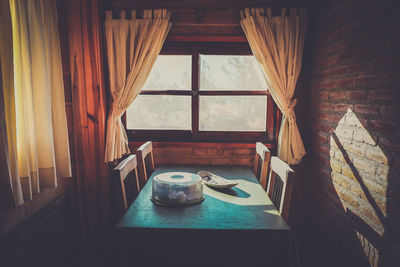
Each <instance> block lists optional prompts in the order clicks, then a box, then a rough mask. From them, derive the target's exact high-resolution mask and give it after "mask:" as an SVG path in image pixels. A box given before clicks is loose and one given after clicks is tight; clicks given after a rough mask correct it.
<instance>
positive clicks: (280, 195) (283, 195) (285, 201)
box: [267, 157, 294, 221]
mask: <svg viewBox="0 0 400 267" xmlns="http://www.w3.org/2000/svg"><path fill="white" fill-rule="evenodd" d="M289 172H294V171H293V170H292V168H290V166H289V165H288V164H287V163H286V162H284V161H283V160H281V159H280V158H278V157H271V164H270V172H269V181H268V188H267V194H268V196H269V197H270V198H271V200H272V202H273V203H274V204H275V206H276V207H277V209H279V212H280V213H281V215H282V217H283V218H284V219H285V220H286V221H287V220H288V217H289V207H290V197H291V192H292V185H291V183H290V180H289Z"/></svg>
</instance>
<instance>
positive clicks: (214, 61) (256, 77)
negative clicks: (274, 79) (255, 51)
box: [200, 55, 267, 90]
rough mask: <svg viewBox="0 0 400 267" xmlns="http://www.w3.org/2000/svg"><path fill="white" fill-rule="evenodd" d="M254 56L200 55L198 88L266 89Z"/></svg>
mask: <svg viewBox="0 0 400 267" xmlns="http://www.w3.org/2000/svg"><path fill="white" fill-rule="evenodd" d="M266 88H267V84H266V83H265V79H264V77H263V74H262V72H261V69H260V66H259V65H258V62H257V60H256V59H255V58H254V56H226V55H223V56H221V55H200V90H216V89H217V90H266Z"/></svg>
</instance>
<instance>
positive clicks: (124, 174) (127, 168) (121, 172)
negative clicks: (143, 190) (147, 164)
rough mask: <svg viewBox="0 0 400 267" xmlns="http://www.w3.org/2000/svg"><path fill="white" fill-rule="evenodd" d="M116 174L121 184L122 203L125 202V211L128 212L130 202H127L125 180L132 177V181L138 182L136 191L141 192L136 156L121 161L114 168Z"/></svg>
mask: <svg viewBox="0 0 400 267" xmlns="http://www.w3.org/2000/svg"><path fill="white" fill-rule="evenodd" d="M114 173H115V174H116V176H118V177H119V180H120V184H121V194H122V201H123V204H124V208H125V210H127V209H128V200H127V195H126V188H125V180H126V179H129V178H130V177H132V179H135V182H136V189H137V190H136V191H137V192H139V190H140V184H139V175H138V172H137V159H136V156H135V155H130V156H129V157H127V158H126V159H124V160H123V161H121V162H120V163H119V164H118V165H117V166H116V167H115V168H114ZM133 175H134V178H133ZM132 187H133V186H132Z"/></svg>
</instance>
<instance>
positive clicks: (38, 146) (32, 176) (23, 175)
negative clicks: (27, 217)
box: [2, 0, 71, 204]
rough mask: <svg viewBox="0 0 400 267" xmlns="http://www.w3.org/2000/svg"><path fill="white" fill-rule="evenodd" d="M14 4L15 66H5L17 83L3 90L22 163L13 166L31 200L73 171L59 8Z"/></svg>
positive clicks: (39, 0)
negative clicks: (59, 31) (65, 97)
mask: <svg viewBox="0 0 400 267" xmlns="http://www.w3.org/2000/svg"><path fill="white" fill-rule="evenodd" d="M9 4H10V5H9V12H10V14H11V25H12V38H11V35H10V36H9V37H10V38H9V39H8V40H10V41H11V40H12V52H11V53H10V55H12V62H13V66H12V65H9V66H8V68H7V69H6V70H7V71H9V72H11V69H12V70H13V74H11V76H10V77H14V80H13V82H14V87H13V88H12V86H7V87H4V88H3V91H4V95H5V100H6V101H5V103H6V105H5V117H6V125H7V135H8V147H9V149H8V150H9V159H10V162H11V163H14V162H15V161H14V158H15V159H16V162H17V165H18V167H17V168H16V170H13V168H10V169H11V170H12V171H11V173H12V175H11V176H12V177H16V179H17V180H20V183H21V187H22V192H23V197H24V199H32V198H33V194H35V193H39V192H40V188H43V187H56V186H57V177H70V176H71V164H70V153H69V144H68V143H69V142H68V131H67V122H66V114H65V102H64V87H63V76H62V65H61V53H60V41H59V35H58V24H57V9H56V2H55V1H51V0H30V1H27V0H10V1H9ZM3 40H4V39H2V44H3ZM2 46H3V45H2ZM2 62H3V59H2ZM13 104H14V105H15V109H14V106H13ZM14 145H15V149H14ZM10 165H11V166H12V164H10ZM17 183H18V182H17ZM16 199H17V200H18V201H17V203H19V204H22V203H21V201H19V199H18V198H16Z"/></svg>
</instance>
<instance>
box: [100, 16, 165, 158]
mask: <svg viewBox="0 0 400 267" xmlns="http://www.w3.org/2000/svg"><path fill="white" fill-rule="evenodd" d="M169 19H170V13H169V12H168V11H167V10H166V9H155V10H144V13H143V19H137V18H136V11H135V10H132V19H129V20H128V19H126V18H125V11H121V18H120V19H112V13H111V11H107V12H106V22H105V28H106V37H107V60H108V69H109V74H110V91H111V96H112V106H111V111H110V113H109V116H108V121H107V140H106V153H105V161H106V162H111V161H114V160H116V159H118V158H121V157H122V156H123V155H124V154H127V153H129V147H128V138H127V136H126V132H125V129H124V126H123V124H122V121H121V116H122V114H123V113H124V112H125V110H126V109H127V108H128V107H129V105H130V104H132V102H133V101H134V100H135V98H136V97H137V95H138V94H139V92H140V90H141V89H142V87H143V85H144V83H145V82H146V79H147V77H148V76H149V74H150V71H151V68H152V67H153V64H154V62H155V60H156V59H157V56H158V54H159V53H160V50H161V47H162V45H163V44H164V41H165V38H166V37H167V34H168V32H169V29H170V28H171V23H170V21H169Z"/></svg>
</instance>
